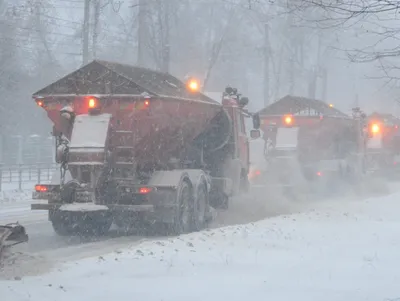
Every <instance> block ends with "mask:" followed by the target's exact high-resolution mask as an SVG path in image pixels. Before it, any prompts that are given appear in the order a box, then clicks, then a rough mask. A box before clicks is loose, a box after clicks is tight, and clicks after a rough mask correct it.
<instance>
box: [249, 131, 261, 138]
mask: <svg viewBox="0 0 400 301" xmlns="http://www.w3.org/2000/svg"><path fill="white" fill-rule="evenodd" d="M250 137H251V139H258V138H260V137H261V132H260V130H251V131H250Z"/></svg>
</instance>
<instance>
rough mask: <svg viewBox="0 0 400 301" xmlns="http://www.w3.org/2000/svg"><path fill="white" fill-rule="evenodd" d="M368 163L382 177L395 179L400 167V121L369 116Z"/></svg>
mask: <svg viewBox="0 0 400 301" xmlns="http://www.w3.org/2000/svg"><path fill="white" fill-rule="evenodd" d="M367 121H368V125H367V128H368V141H367V162H368V165H369V166H370V169H371V170H372V171H373V172H374V173H377V174H379V175H381V176H387V177H393V176H395V175H396V174H397V173H398V169H399V167H400V166H399V165H400V130H399V126H400V120H399V119H398V118H397V117H395V116H393V115H391V114H384V113H378V112H374V113H372V114H371V115H369V116H368V119H367Z"/></svg>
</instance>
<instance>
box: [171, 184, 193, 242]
mask: <svg viewBox="0 0 400 301" xmlns="http://www.w3.org/2000/svg"><path fill="white" fill-rule="evenodd" d="M177 198H178V210H177V212H176V216H175V223H174V224H173V234H175V235H179V234H183V233H187V232H189V231H190V230H191V228H192V221H193V194H192V189H191V186H190V184H189V183H188V180H184V181H182V183H181V185H180V187H179V191H178V194H177Z"/></svg>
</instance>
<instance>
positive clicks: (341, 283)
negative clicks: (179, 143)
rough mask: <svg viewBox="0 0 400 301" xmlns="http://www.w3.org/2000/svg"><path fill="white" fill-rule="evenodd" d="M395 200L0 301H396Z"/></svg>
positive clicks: (292, 218) (158, 250)
mask: <svg viewBox="0 0 400 301" xmlns="http://www.w3.org/2000/svg"><path fill="white" fill-rule="evenodd" d="M399 197H400V194H396V195H392V196H389V197H383V198H380V199H368V200H364V201H353V202H344V201H343V202H336V203H330V204H326V203H324V204H322V203H321V204H320V205H319V206H318V208H317V209H314V210H311V211H308V212H305V213H300V214H294V215H288V216H281V217H276V218H273V219H269V220H265V221H262V222H258V223H255V224H248V225H241V226H230V227H226V228H220V229H213V230H207V231H203V232H200V233H194V234H190V235H185V236H181V237H178V238H173V239H165V240H158V241H148V242H144V243H142V244H140V245H139V246H137V247H134V248H131V249H124V250H120V251H116V252H115V253H113V254H108V255H104V256H102V257H98V258H90V259H84V260H81V261H77V262H73V263H69V264H67V265H65V266H63V267H60V268H59V270H57V271H53V272H51V273H50V274H47V275H42V276H35V277H25V278H24V277H23V278H22V279H20V280H19V281H2V282H0V292H1V299H2V300H3V299H4V300H13V301H20V300H21V301H22V300H30V301H36V300H37V301H43V300H57V301H64V300H68V301H70V300H77V301H78V300H97V301H101V300H111V299H113V300H114V299H115V300H119V301H125V300H126V301H128V300H129V301H131V300H146V301H153V300H154V301H160V300H163V301H180V300H185V301H186V300H188V299H190V300H191V301H197V300H198V301H203V300H208V301H212V300H218V301H220V300H229V301H234V300H240V301H243V300H244V299H248V300H251V301H255V300H257V301H258V300H260V301H265V300H274V301H275V300H291V301H293V300H296V301H299V300H307V301H309V300H324V301H327V300H341V301H343V300H352V301H355V300H394V299H396V298H400V285H399V283H400V271H399V268H398V267H397V263H398V262H399V261H400V251H399V250H400V248H399V247H400V222H399V220H400V219H399V215H400V210H399V209H400V205H399Z"/></svg>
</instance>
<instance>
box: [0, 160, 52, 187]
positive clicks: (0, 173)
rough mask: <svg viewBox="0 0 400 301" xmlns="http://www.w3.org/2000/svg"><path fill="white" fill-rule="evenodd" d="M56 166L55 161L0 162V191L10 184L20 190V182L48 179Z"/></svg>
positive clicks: (35, 181)
mask: <svg viewBox="0 0 400 301" xmlns="http://www.w3.org/2000/svg"><path fill="white" fill-rule="evenodd" d="M57 168H58V165H57V164H55V163H37V164H15V165H3V164H0V191H2V190H3V189H4V187H5V186H9V185H10V184H11V185H12V186H15V188H14V189H17V190H22V184H24V183H40V182H43V181H50V180H51V177H52V175H53V172H54V171H55V170H57ZM32 188H33V187H32Z"/></svg>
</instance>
